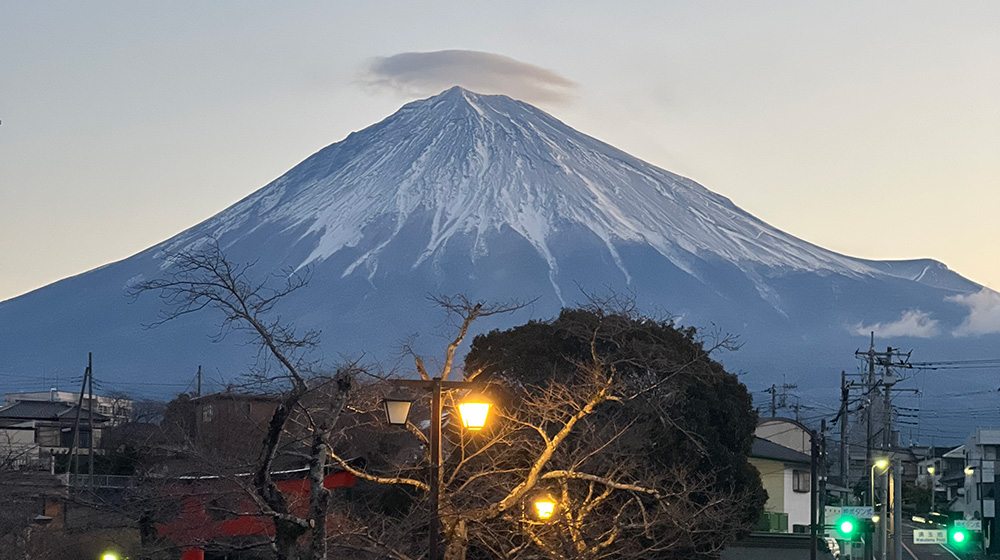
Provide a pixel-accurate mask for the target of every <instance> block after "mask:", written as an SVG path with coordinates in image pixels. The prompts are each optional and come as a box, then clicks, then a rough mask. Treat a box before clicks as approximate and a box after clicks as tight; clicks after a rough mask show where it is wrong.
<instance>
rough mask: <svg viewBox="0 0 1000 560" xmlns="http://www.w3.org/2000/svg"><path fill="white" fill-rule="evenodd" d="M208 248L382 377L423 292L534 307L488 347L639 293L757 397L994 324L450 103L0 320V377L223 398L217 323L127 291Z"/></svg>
mask: <svg viewBox="0 0 1000 560" xmlns="http://www.w3.org/2000/svg"><path fill="white" fill-rule="evenodd" d="M206 239H215V240H217V241H218V243H219V246H220V247H221V248H222V250H223V251H225V253H226V254H227V256H228V257H229V258H230V259H231V260H234V261H237V262H254V263H256V264H255V266H254V268H253V269H252V270H253V271H259V274H260V275H261V277H262V278H263V277H265V276H267V275H270V274H274V273H275V272H277V271H282V270H304V269H308V270H309V271H310V273H311V283H310V285H309V286H308V287H307V288H305V289H302V290H299V291H297V292H295V293H294V295H293V296H291V297H289V298H288V299H287V300H286V301H282V302H281V304H282V306H281V309H280V310H279V311H280V313H281V316H282V318H283V319H284V320H287V321H291V322H293V323H294V324H295V325H296V327H298V328H299V329H303V330H304V329H315V330H320V331H322V346H321V347H320V354H319V355H317V356H315V358H317V359H323V358H326V359H327V360H335V359H337V357H338V356H341V355H348V356H358V355H361V354H364V355H366V356H368V357H370V358H371V359H373V360H376V359H377V360H381V361H387V360H391V359H392V356H394V355H397V349H398V348H399V346H400V344H401V343H402V342H403V341H404V340H412V339H411V335H413V334H414V333H418V334H420V337H419V338H418V339H416V341H415V342H413V348H414V349H415V350H417V351H418V352H422V353H426V354H430V355H434V354H435V353H436V352H438V351H440V349H441V346H442V344H441V340H443V338H442V336H441V335H443V334H446V332H445V330H446V329H444V328H443V327H442V325H443V322H442V319H443V315H442V314H441V313H440V311H439V310H436V309H434V308H433V307H432V306H430V305H428V304H427V303H426V301H427V296H428V295H430V294H448V295H451V294H463V295H465V296H466V297H468V298H469V299H473V300H487V301H505V300H510V299H518V300H521V301H529V300H531V301H534V302H535V303H534V304H533V306H532V307H531V308H530V310H525V311H523V312H522V313H521V314H520V315H512V316H494V317H491V318H490V320H489V321H484V322H483V323H481V324H476V325H475V328H476V329H478V331H476V332H483V331H484V330H488V329H492V328H505V327H509V326H513V325H515V324H521V323H524V322H526V321H527V320H529V319H532V318H534V319H547V318H551V317H553V316H555V315H556V314H557V313H558V312H559V310H560V308H561V307H562V306H565V305H573V304H575V303H578V302H580V301H581V300H583V299H584V298H585V297H586V294H595V295H602V294H607V293H609V292H615V293H632V294H635V297H636V303H637V304H638V306H639V308H640V309H643V310H647V311H649V312H656V311H659V310H665V311H667V312H669V313H671V314H673V315H674V316H675V317H683V318H684V319H683V321H684V323H685V324H686V325H691V326H696V327H701V328H705V329H708V331H709V332H712V331H714V330H719V331H722V332H725V333H732V334H735V335H738V336H740V338H741V340H742V341H743V342H744V345H743V347H742V349H741V350H740V351H739V352H736V353H733V354H728V355H721V356H718V358H719V359H720V360H722V361H723V363H724V364H726V366H727V367H729V368H730V369H731V370H733V371H743V372H747V373H748V374H749V375H751V376H759V377H757V379H761V380H763V381H765V382H766V380H767V379H768V376H771V378H772V379H773V376H775V375H777V373H778V372H779V371H780V373H781V374H782V375H784V376H785V377H786V378H788V379H789V380H790V381H794V380H795V379H797V378H800V377H808V376H812V375H817V373H816V372H817V371H818V370H817V367H818V366H817V364H826V365H824V366H823V367H828V365H829V364H842V362H843V360H844V359H852V356H853V351H854V349H855V348H857V346H858V345H859V342H860V340H864V339H859V335H858V334H857V333H856V332H851V330H849V329H845V328H844V326H845V325H858V326H859V327H860V326H861V325H881V326H888V327H893V328H887V329H885V332H884V333H883V334H881V335H879V336H884V337H886V338H887V339H889V340H886V341H885V342H886V343H887V344H891V345H894V346H895V345H898V344H913V343H914V341H917V342H919V344H920V347H921V350H922V351H923V352H928V354H925V355H928V356H934V352H935V349H937V351H938V354H937V355H942V352H945V351H946V352H947V355H954V354H955V353H956V352H959V351H961V352H964V353H965V354H964V355H966V356H970V357H974V356H976V353H977V352H978V353H982V352H983V351H984V350H983V348H984V346H983V344H982V342H981V340H979V339H975V338H973V337H963V338H955V337H952V336H947V334H948V333H951V332H953V331H955V330H956V329H957V330H959V331H961V330H962V329H965V330H967V331H969V332H970V333H971V332H972V331H974V330H983V327H982V326H981V325H989V324H993V323H992V318H993V314H992V311H991V309H993V308H992V307H990V305H991V304H989V302H990V301H992V300H988V298H986V296H982V295H977V294H980V290H981V289H982V287H981V286H979V285H978V284H975V283H974V282H971V281H969V280H967V279H965V278H963V277H961V276H960V275H958V274H956V273H955V272H952V271H951V270H949V269H948V268H947V267H946V266H945V265H943V264H941V263H939V262H936V261H933V260H929V259H919V260H909V261H870V260H863V259H857V258H853V257H849V256H846V255H842V254H839V253H835V252H833V251H829V250H826V249H824V248H822V247H818V246H816V245H813V244H811V243H808V242H806V241H803V240H801V239H798V238H796V237H795V236H793V235H790V234H788V233H785V232H783V231H781V230H779V229H777V228H775V227H773V226H771V225H769V224H767V223H765V222H763V221H761V220H759V219H757V218H756V217H754V216H752V215H750V214H749V213H747V212H745V211H744V210H742V209H740V208H739V207H737V206H736V205H735V204H733V203H732V202H731V201H730V200H729V199H727V198H726V197H724V196H721V195H719V194H717V193H715V192H712V191H710V190H709V189H707V188H705V187H703V186H702V185H699V184H698V183H696V182H695V181H693V180H691V179H688V178H686V177H681V176H679V175H676V174H674V173H671V172H669V171H666V170H664V169H661V168H658V167H656V166H653V165H650V164H649V163H646V162H644V161H642V160H639V159H637V158H635V157H632V156H631V155H629V154H627V153H625V152H622V151H621V150H618V149H617V148H614V147H613V146H610V145H608V144H605V143H604V142H601V141H599V140H597V139H595V138H592V137H590V136H587V135H586V134H583V133H581V132H579V131H577V130H574V129H572V128H570V127H569V126H567V125H566V124H564V123H562V122H561V121H559V120H558V119H556V118H555V117H553V116H552V115H550V114H548V113H546V112H544V111H542V110H540V109H538V108H536V107H534V106H532V105H529V104H527V103H524V102H521V101H517V100H514V99H512V98H510V97H507V96H503V95H482V94H478V93H473V92H471V91H468V90H466V89H462V88H459V87H455V88H451V89H449V90H447V91H445V92H443V93H440V94H438V95H435V96H433V97H429V98H427V99H422V100H419V101H414V102H412V103H408V104H406V105H405V106H403V107H402V108H400V109H399V110H398V111H397V112H396V113H394V114H393V115H391V116H389V117H387V118H386V119H385V120H383V121H381V122H379V123H376V124H374V125H372V126H370V127H368V128H365V129H364V130H361V131H358V132H355V133H352V134H351V135H349V136H348V137H347V138H345V139H343V140H341V141H340V142H336V143H334V144H331V145H329V146H327V147H326V148H323V149H322V150H320V151H318V152H317V153H315V154H313V155H312V156H310V157H308V158H307V159H305V160H304V161H303V162H302V163H300V164H299V165H297V166H295V167H294V168H292V169H291V170H289V171H288V172H287V173H285V174H284V175H282V176H281V177H279V178H278V179H276V180H274V181H273V182H271V183H270V184H268V185H265V186H264V187H263V188H261V189H259V190H257V191H256V192H254V193H252V194H251V195H249V196H247V197H246V198H244V199H243V200H241V201H239V202H237V203H235V204H233V205H232V206H230V207H229V208H227V209H226V210H224V211H222V212H220V213H219V214H217V215H215V216H212V217H211V218H209V219H207V220H205V221H204V222H202V223H200V224H198V225H196V226H194V227H192V228H190V229H188V230H186V231H183V232H181V233H179V234H177V235H176V236H174V237H172V238H170V239H168V240H165V241H164V242H162V243H160V244H158V245H156V246H154V247H151V248H149V249H147V250H146V251H143V252H142V253H139V254H137V255H135V256H133V257H131V258H129V259H126V260H124V261H120V262H117V263H113V264H110V265H107V266H104V267H101V268H98V269H95V270H92V271H90V272H87V273H84V274H81V275H78V276H75V277H73V278H68V279H66V280H63V281H61V282H57V283H55V284H52V285H50V286H47V287H45V288H42V289H39V290H36V291H34V292H31V293H29V294H26V295H24V296H21V297H19V298H15V299H13V300H9V301H6V302H2V303H0V332H2V333H3V336H0V356H2V357H3V363H2V364H0V369H5V370H6V371H16V372H18V375H42V374H48V372H56V371H77V370H78V366H79V361H80V357H81V356H83V357H86V354H87V352H90V351H92V352H94V353H95V361H97V363H99V364H101V365H100V367H101V368H103V370H102V371H103V373H104V379H106V380H107V381H108V382H109V383H113V382H114V381H116V380H122V381H127V380H128V381H132V382H153V383H155V382H162V381H163V380H165V379H166V380H169V379H185V380H186V379H187V377H184V376H185V375H187V373H188V372H192V371H195V369H196V368H197V367H198V366H199V365H201V366H203V367H205V368H207V369H208V370H209V371H215V372H217V376H218V377H220V378H223V379H225V378H228V379H233V378H235V377H236V376H238V375H239V374H241V373H244V372H246V371H247V369H248V368H249V367H250V366H251V365H252V364H253V363H254V360H255V355H254V353H253V351H252V348H248V347H246V346H242V345H241V344H240V343H241V342H245V341H244V340H242V339H239V338H238V337H239V335H240V333H233V334H231V335H230V337H229V338H227V339H225V340H223V341H222V342H213V341H212V339H211V335H213V334H216V333H217V332H218V325H219V319H220V318H219V317H216V316H214V315H213V314H212V313H210V312H205V313H199V314H192V315H186V316H184V317H183V318H181V319H179V320H177V321H172V322H170V323H168V324H166V325H164V326H162V327H160V328H157V329H152V330H146V329H143V328H142V325H143V324H148V323H150V322H152V321H153V320H155V318H156V317H157V316H158V313H159V311H160V308H161V302H160V301H159V300H157V298H155V297H145V298H140V299H139V300H138V301H135V302H134V303H130V301H129V300H128V298H126V297H125V290H126V287H127V285H128V284H129V282H130V281H131V280H132V279H135V278H144V279H151V278H155V277H159V276H162V275H163V274H164V273H165V272H166V271H168V267H169V260H168V257H169V255H170V254H171V253H172V252H175V251H180V250H197V249H198V247H200V246H202V245H203V244H204V243H205V240H206ZM984 298H986V299H984ZM981 300H983V301H981ZM912 310H919V312H914V311H912ZM970 310H971V311H973V315H970V314H969V312H970ZM907 313H909V315H908V314H907ZM977 313H978V314H977ZM904 327H905V328H904ZM865 328H868V327H865ZM939 333H945V334H944V335H942V334H939ZM473 334H475V333H473ZM866 334H867V333H866ZM917 337H923V338H917ZM935 345H936V346H935ZM776 356H780V359H777V358H776ZM776 360H777V361H776ZM779 366H780V367H779ZM96 367H97V366H95V368H96ZM829 367H833V368H835V370H836V371H837V372H839V370H840V369H841V368H842V367H844V366H843V365H832V366H829ZM749 379H754V378H753V377H751V378H749ZM817 379H819V378H817ZM822 379H823V381H813V382H811V383H810V384H809V386H810V387H812V386H815V387H816V388H817V390H818V389H820V388H821V387H822V385H823V383H826V381H825V380H826V379H827V378H826V377H823V378H822ZM830 379H832V381H830V384H831V385H836V384H838V383H839V377H836V376H834V377H831V378H830Z"/></svg>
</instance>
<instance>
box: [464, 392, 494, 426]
mask: <svg viewBox="0 0 1000 560" xmlns="http://www.w3.org/2000/svg"><path fill="white" fill-rule="evenodd" d="M458 414H459V416H461V417H462V426H464V427H466V428H468V429H470V430H481V429H482V428H483V426H485V425H486V417H487V416H489V414H490V403H488V402H486V400H484V399H483V398H481V397H477V398H470V399H467V400H466V401H465V402H463V403H462V404H460V405H458Z"/></svg>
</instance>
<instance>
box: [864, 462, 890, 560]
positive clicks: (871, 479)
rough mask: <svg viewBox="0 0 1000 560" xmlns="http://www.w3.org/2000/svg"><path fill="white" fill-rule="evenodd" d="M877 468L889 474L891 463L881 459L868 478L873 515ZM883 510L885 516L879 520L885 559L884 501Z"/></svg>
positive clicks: (885, 528)
mask: <svg viewBox="0 0 1000 560" xmlns="http://www.w3.org/2000/svg"><path fill="white" fill-rule="evenodd" d="M876 468H879V469H883V471H882V472H883V473H885V472H888V471H889V461H887V460H886V459H879V460H878V461H875V463H874V464H872V468H871V474H870V475H869V476H868V480H869V482H870V483H871V489H870V491H869V494H868V496H869V497H870V498H871V502H872V513H873V514H874V513H875V469H876ZM882 509H883V514H882V517H881V518H880V519H879V525H880V526H881V528H882V543H881V545H882V551H881V556H882V557H883V558H885V548H886V535H887V533H886V530H887V525H886V519H885V518H886V515H885V513H886V511H885V500H883V501H882ZM873 548H874V547H873ZM872 556H873V557H874V556H875V551H874V550H872Z"/></svg>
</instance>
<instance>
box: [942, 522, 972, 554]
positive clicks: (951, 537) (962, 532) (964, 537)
mask: <svg viewBox="0 0 1000 560" xmlns="http://www.w3.org/2000/svg"><path fill="white" fill-rule="evenodd" d="M971 540H972V538H971V536H970V535H969V531H968V530H967V529H965V528H962V527H949V528H948V544H950V545H951V546H953V547H955V548H958V549H961V548H965V546H966V545H967V544H969V541H971Z"/></svg>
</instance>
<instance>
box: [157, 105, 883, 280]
mask: <svg viewBox="0 0 1000 560" xmlns="http://www.w3.org/2000/svg"><path fill="white" fill-rule="evenodd" d="M417 211H426V212H429V213H430V214H431V215H432V216H433V219H432V221H431V224H430V228H431V232H430V237H429V240H428V242H427V244H426V247H425V248H424V250H423V251H421V253H420V254H419V255H416V256H415V260H414V262H413V263H412V264H414V265H419V264H420V263H421V262H422V261H423V260H425V259H427V258H429V257H431V256H433V255H434V254H435V253H436V252H437V251H439V250H440V249H441V248H443V247H445V246H447V245H448V243H449V241H450V240H451V239H452V238H453V236H455V235H456V234H462V235H472V236H474V242H473V243H472V244H471V257H472V258H473V259H475V258H477V257H479V256H481V255H482V254H485V253H486V252H488V251H489V243H488V238H489V236H490V235H491V234H492V233H495V232H498V231H499V230H501V229H502V228H505V227H508V228H510V229H512V230H513V231H515V232H517V233H518V234H520V235H521V236H523V237H524V238H525V239H526V240H527V241H528V242H529V243H530V244H531V246H532V247H534V249H535V250H536V251H537V252H538V254H539V255H540V256H541V257H542V258H544V259H545V261H546V262H547V263H548V266H549V268H550V270H551V271H552V272H553V273H554V272H555V271H556V270H558V267H559V263H558V262H557V261H556V259H555V258H554V257H553V251H552V249H551V247H550V244H549V238H550V237H551V235H552V234H553V232H555V231H558V230H560V229H561V228H565V227H567V226H569V225H571V224H572V225H578V226H582V227H584V228H586V229H587V230H589V231H591V232H593V233H594V234H595V235H596V236H597V237H598V238H600V239H601V240H602V241H603V242H604V244H605V246H606V247H607V249H608V251H609V253H610V254H611V255H612V258H613V259H614V261H615V262H616V264H617V266H619V267H620V268H621V270H622V272H623V273H624V274H625V275H626V277H628V276H629V271H628V270H627V269H626V268H625V267H624V265H623V264H622V263H621V260H620V259H619V257H618V251H617V248H616V247H617V246H618V245H619V244H622V243H641V244H648V245H649V246H651V247H653V248H655V249H656V251H657V252H659V253H660V254H661V255H663V256H665V257H667V258H668V259H670V260H671V262H673V263H674V264H675V265H676V266H678V267H680V268H681V269H683V270H685V271H687V272H689V273H694V271H693V269H692V267H691V260H692V259H693V258H713V257H715V258H719V259H723V260H726V261H730V262H733V263H735V264H737V266H739V267H740V268H749V267H752V266H754V265H764V266H768V267H779V268H789V269H801V270H811V271H819V270H826V271H836V272H839V273H845V274H852V275H858V274H862V275H866V274H873V273H876V270H875V269H873V268H872V267H870V266H868V265H867V264H865V263H863V262H861V261H858V260H856V259H851V258H849V257H845V256H843V255H839V254H836V253H833V252H831V251H827V250H825V249H822V248H820V247H816V246H814V245H812V244H809V243H806V242H804V241H802V240H799V239H796V238H794V237H792V236H790V235H787V234H785V233H783V232H781V231H780V230H777V229H775V228H773V227H771V226H769V225H768V224H766V223H764V222H762V221H760V220H758V219H756V218H754V217H753V216H751V215H749V214H747V213H746V212H744V211H742V210H740V209H739V208H738V207H736V206H735V205H734V204H733V203H732V202H731V201H729V199H727V198H725V197H723V196H720V195H717V194H715V193H713V192H711V191H709V190H707V189H705V188H704V187H702V186H701V185H699V184H697V183H695V182H694V181H691V180H690V179H686V178H684V177H680V176H678V175H675V174H673V173H670V172H668V171H665V170H663V169H660V168H658V167H655V166H653V165H650V164H648V163H646V162H643V161H641V160H639V159H637V158H634V157H632V156H630V155H628V154H626V153H624V152H622V151H620V150H618V149H616V148H614V147H612V146H610V145H608V144H605V143H603V142H600V141H598V140H596V139H594V138H592V137H590V136H587V135H585V134H582V133H580V132H577V131H576V130H574V129H572V128H570V127H569V126H567V125H566V124H564V123H562V122H561V121H559V120H557V119H555V118H554V117H552V116H551V115H549V114H547V113H545V112H543V111H541V110H539V109H537V108H535V107H533V106H531V105H528V104H526V103H522V102H519V101H515V100H513V99H511V98H509V97H507V96H503V95H480V94H477V93H473V92H470V91H467V90H465V89H462V88H460V87H453V88H451V89H449V90H447V91H445V92H443V93H441V94H439V95H436V96H434V97H430V98H428V99H423V100H420V101H415V102H412V103H409V104H407V105H405V106H404V107H402V108H401V109H400V110H399V111H397V112H396V113H394V114H393V115H391V116H389V117H388V118H386V119H385V120H383V121H382V122H380V123H378V124H375V125H373V126H371V127H368V128H366V129H364V130H361V131H359V132H356V133H352V134H351V135H349V136H348V137H347V138H346V139H345V140H343V141H341V142H338V143H336V144H333V145H331V146H329V147H327V148H325V149H323V150H321V151H320V152H318V153H316V154H314V155H313V156H312V157H310V158H309V159H307V160H305V161H304V162H303V163H302V164H300V165H299V166H297V167H295V168H294V169H292V170H291V171H289V172H288V173H286V174H285V175H283V176H282V177H280V178H278V179H277V180H275V181H274V182H272V183H271V184H269V185H267V186H265V187H264V188H262V189H260V190H259V191H257V192H256V193H254V194H253V195H251V196H250V197H248V198H246V199H244V200H243V201H241V202H240V203H238V204H236V205H235V206H233V207H231V208H230V209H228V210H226V211H225V212H223V213H222V214H220V215H218V216H216V217H215V218H213V219H211V220H209V221H207V222H206V223H204V224H202V225H201V226H199V227H198V228H196V229H195V230H193V231H190V232H189V234H190V235H186V236H183V237H184V239H175V240H174V241H175V243H173V244H172V245H173V247H171V248H177V246H178V244H183V243H190V242H193V241H195V240H196V239H198V238H200V237H203V236H204V235H206V234H209V235H212V236H214V237H216V238H219V239H223V240H224V239H225V238H227V237H230V236H233V235H242V234H243V233H245V232H244V231H243V230H245V229H246V228H257V227H261V225H263V224H267V223H272V224H276V225H279V226H281V227H282V228H284V229H295V228H297V227H299V226H305V229H304V231H303V233H302V236H303V238H308V239H310V240H311V241H310V243H312V244H314V246H313V247H312V250H311V251H309V252H308V254H305V255H303V257H302V258H301V260H300V262H297V263H291V264H292V265H293V266H303V265H306V264H310V263H313V262H316V261H322V260H324V259H326V258H328V257H330V256H331V255H333V254H334V253H336V252H337V251H339V250H341V249H343V248H344V247H354V246H356V245H358V243H359V242H360V241H361V239H362V237H365V236H366V231H369V232H370V233H371V234H373V235H375V236H376V237H378V239H377V241H376V242H374V243H369V244H366V246H368V249H367V250H366V251H364V252H363V253H362V254H360V255H358V256H357V258H356V259H354V261H353V262H352V263H350V264H348V265H347V266H346V267H345V268H344V270H343V274H351V273H354V272H355V271H356V270H358V268H359V267H362V269H363V270H369V271H371V270H375V269H376V268H377V263H378V259H379V255H380V252H381V250H382V248H384V247H385V246H386V245H387V244H388V243H389V242H391V240H392V238H393V236H394V235H396V234H398V233H399V231H400V230H401V229H402V228H403V227H404V225H405V224H406V223H407V221H408V220H409V219H410V217H411V216H412V215H413V214H414V212H417ZM376 223H378V224H379V228H378V231H377V232H376V231H374V230H371V229H370V228H371V226H372V225H373V224H376ZM386 224H389V225H388V226H387V225H386ZM387 228H388V229H387Z"/></svg>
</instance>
